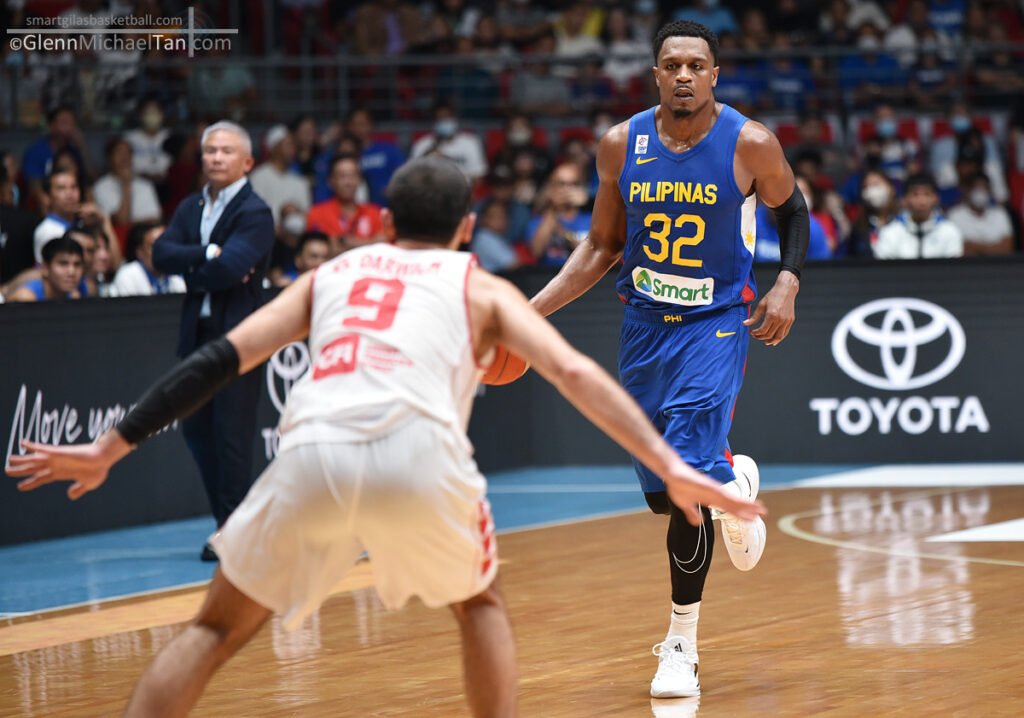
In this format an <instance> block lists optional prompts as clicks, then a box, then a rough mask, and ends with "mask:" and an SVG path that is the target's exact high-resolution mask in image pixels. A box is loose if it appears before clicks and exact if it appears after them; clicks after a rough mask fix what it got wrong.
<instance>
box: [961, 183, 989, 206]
mask: <svg viewBox="0 0 1024 718" xmlns="http://www.w3.org/2000/svg"><path fill="white" fill-rule="evenodd" d="M967 201H968V202H970V203H971V206H972V207H974V208H975V209H984V208H985V207H988V204H989V202H990V201H991V197H990V196H989V194H988V190H987V189H983V188H981V187H978V188H977V189H972V190H971V192H970V194H968V195H967Z"/></svg>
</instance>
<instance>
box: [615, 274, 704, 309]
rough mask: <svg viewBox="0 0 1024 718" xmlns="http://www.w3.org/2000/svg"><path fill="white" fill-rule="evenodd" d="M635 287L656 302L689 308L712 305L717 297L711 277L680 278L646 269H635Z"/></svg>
mask: <svg viewBox="0 0 1024 718" xmlns="http://www.w3.org/2000/svg"><path fill="white" fill-rule="evenodd" d="M633 286H634V287H636V291H638V292H640V293H641V294H643V295H644V296H647V297H650V298H651V299H654V300H655V301H659V302H665V303H666V304H679V305H683V306H689V307H699V306H703V305H705V304H711V302H712V300H713V299H714V295H715V280H714V279H712V278H711V277H707V278H705V279H693V278H691V277H679V276H676V275H674V274H661V273H660V272H655V271H654V270H653V269H645V268H644V267H634V268H633Z"/></svg>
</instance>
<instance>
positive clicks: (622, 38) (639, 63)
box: [602, 7, 651, 92]
mask: <svg viewBox="0 0 1024 718" xmlns="http://www.w3.org/2000/svg"><path fill="white" fill-rule="evenodd" d="M602 40H603V41H604V56H605V61H604V67H603V68H602V70H603V72H604V74H605V76H607V77H608V79H610V80H611V81H612V82H613V83H615V88H616V89H617V90H618V91H619V92H625V91H627V90H629V89H630V86H631V84H632V83H633V82H636V81H637V80H638V79H639V78H642V77H644V76H646V75H647V73H648V72H650V67H651V57H650V55H651V47H650V42H648V41H642V40H639V39H638V38H637V37H636V36H635V35H633V32H632V30H631V29H630V26H629V15H627V14H626V10H625V9H624V8H622V7H612V8H610V9H609V10H608V19H607V20H606V21H605V25H604V35H603V36H602Z"/></svg>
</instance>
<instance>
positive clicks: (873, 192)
mask: <svg viewBox="0 0 1024 718" xmlns="http://www.w3.org/2000/svg"><path fill="white" fill-rule="evenodd" d="M860 196H861V199H863V200H864V202H865V203H866V204H867V205H868V206H869V207H873V208H875V209H881V208H882V207H884V206H885V205H887V204H889V200H891V199H892V190H890V189H889V187H888V186H886V185H884V184H872V185H868V186H867V187H865V188H864V190H863V191H862V192H861V193H860Z"/></svg>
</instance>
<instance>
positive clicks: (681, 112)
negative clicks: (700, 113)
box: [672, 107, 693, 120]
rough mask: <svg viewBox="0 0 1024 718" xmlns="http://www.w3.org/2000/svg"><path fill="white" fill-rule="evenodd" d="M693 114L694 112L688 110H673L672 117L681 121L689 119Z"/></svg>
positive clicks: (681, 108)
mask: <svg viewBox="0 0 1024 718" xmlns="http://www.w3.org/2000/svg"><path fill="white" fill-rule="evenodd" d="M692 114H693V110H687V109H685V108H683V107H680V108H678V109H674V110H672V116H673V117H675V118H676V119H677V120H681V119H683V118H684V117H689V116H690V115H692Z"/></svg>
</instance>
